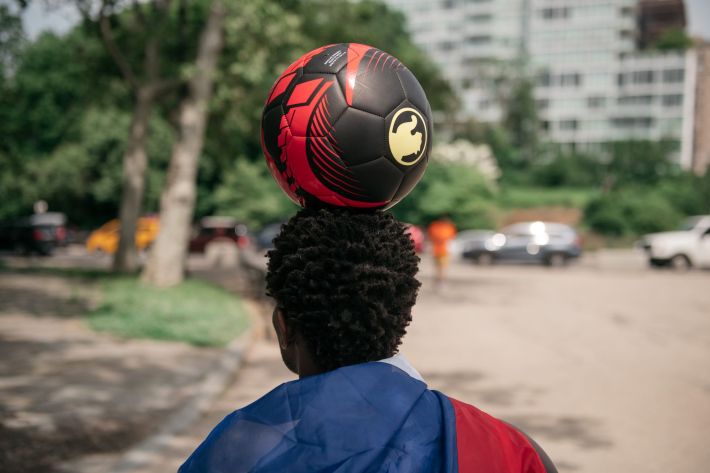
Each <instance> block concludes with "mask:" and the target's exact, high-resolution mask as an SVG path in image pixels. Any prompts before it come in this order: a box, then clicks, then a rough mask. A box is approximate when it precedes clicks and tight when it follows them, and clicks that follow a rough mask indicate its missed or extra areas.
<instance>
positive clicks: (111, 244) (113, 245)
mask: <svg viewBox="0 0 710 473" xmlns="http://www.w3.org/2000/svg"><path fill="white" fill-rule="evenodd" d="M159 230H160V220H159V219H158V218H157V217H141V218H139V219H138V224H137V225H136V248H138V249H139V250H145V249H146V248H148V247H149V246H150V245H151V244H152V243H153V241H155V239H156V238H157V237H158V231H159ZM120 231H121V222H120V221H119V220H118V219H113V220H109V221H108V222H106V223H105V224H103V225H102V226H101V227H99V228H98V229H96V230H94V231H93V232H91V233H90V234H89V238H87V239H86V250H87V251H88V252H89V253H93V252H95V251H103V252H104V253H108V254H114V253H115V252H116V250H118V240H119V232H120Z"/></svg>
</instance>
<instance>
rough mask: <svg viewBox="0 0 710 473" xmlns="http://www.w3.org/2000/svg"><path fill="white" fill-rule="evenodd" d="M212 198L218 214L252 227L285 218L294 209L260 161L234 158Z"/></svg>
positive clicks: (293, 211) (263, 163)
mask: <svg viewBox="0 0 710 473" xmlns="http://www.w3.org/2000/svg"><path fill="white" fill-rule="evenodd" d="M213 199H214V205H215V207H216V211H217V213H218V214H219V215H228V216H231V217H234V218H236V219H237V220H240V221H242V222H244V223H246V224H247V225H248V226H250V227H254V228H259V227H262V226H263V225H265V224H267V223H272V222H276V221H279V220H285V219H286V218H288V217H290V216H291V215H292V214H293V213H295V211H296V210H297V207H296V206H295V205H294V204H293V203H291V201H290V200H289V198H288V197H286V194H284V193H283V192H282V191H281V189H280V188H279V186H278V184H276V181H275V180H274V178H273V177H272V176H271V174H270V173H269V170H268V168H267V166H266V163H265V162H264V161H263V160H259V161H257V162H251V161H248V160H247V159H245V158H241V159H237V160H236V161H235V162H234V164H233V166H232V167H231V168H230V169H228V170H227V172H226V173H225V176H224V180H223V183H222V184H221V185H220V186H219V187H217V189H216V190H215V192H214V196H213Z"/></svg>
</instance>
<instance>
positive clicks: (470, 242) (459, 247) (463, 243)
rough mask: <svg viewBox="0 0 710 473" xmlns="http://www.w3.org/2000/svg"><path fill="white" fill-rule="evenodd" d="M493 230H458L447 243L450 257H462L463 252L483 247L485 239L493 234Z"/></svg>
mask: <svg viewBox="0 0 710 473" xmlns="http://www.w3.org/2000/svg"><path fill="white" fill-rule="evenodd" d="M495 233H496V232H494V231H493V230H464V231H462V232H459V233H458V234H457V235H456V238H454V239H453V240H452V241H451V242H450V243H449V254H450V255H451V257H452V258H455V259H459V258H461V257H463V254H464V252H466V251H469V252H474V251H475V250H483V249H485V247H484V245H485V243H486V240H488V239H489V238H490V237H492V236H493V235H495Z"/></svg>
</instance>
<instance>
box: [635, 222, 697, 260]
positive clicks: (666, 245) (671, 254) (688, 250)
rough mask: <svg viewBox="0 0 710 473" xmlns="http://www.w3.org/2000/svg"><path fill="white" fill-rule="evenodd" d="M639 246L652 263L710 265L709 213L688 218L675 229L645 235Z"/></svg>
mask: <svg viewBox="0 0 710 473" xmlns="http://www.w3.org/2000/svg"><path fill="white" fill-rule="evenodd" d="M640 245H641V247H642V248H643V249H644V250H645V252H646V255H647V256H648V262H649V264H650V265H651V266H655V267H659V266H670V267H672V268H675V269H680V270H684V269H688V268H690V267H692V266H695V267H710V215H698V216H695V217H689V218H688V219H686V220H685V221H684V222H683V224H682V225H681V226H680V227H679V228H678V230H677V231H673V232H660V233H651V234H649V235H644V237H643V238H642V240H641V243H640Z"/></svg>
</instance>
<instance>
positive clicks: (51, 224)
mask: <svg viewBox="0 0 710 473" xmlns="http://www.w3.org/2000/svg"><path fill="white" fill-rule="evenodd" d="M66 223H67V218H66V216H65V215H64V214H63V213H58V212H48V213H44V214H36V215H31V216H29V217H25V218H22V219H20V220H17V221H15V222H7V223H3V224H0V248H3V249H8V250H14V251H19V252H22V253H25V254H30V253H37V254H40V255H43V256H48V255H51V254H52V252H53V251H54V249H55V248H56V247H58V246H63V245H65V244H66V241H67V229H66Z"/></svg>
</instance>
